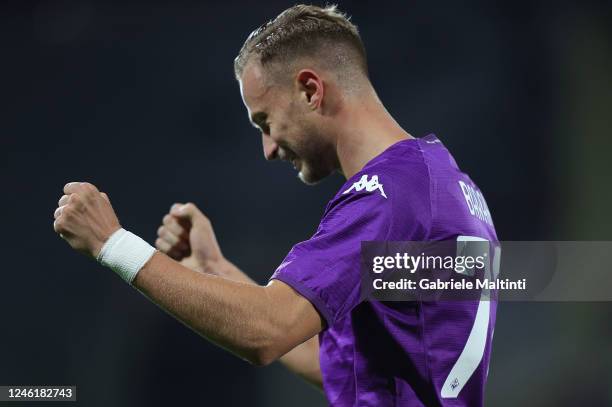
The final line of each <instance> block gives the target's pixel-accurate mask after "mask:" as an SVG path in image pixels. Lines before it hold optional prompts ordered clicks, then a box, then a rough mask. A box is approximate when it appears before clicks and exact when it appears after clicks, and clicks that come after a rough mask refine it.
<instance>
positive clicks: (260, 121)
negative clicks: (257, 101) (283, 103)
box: [251, 112, 268, 128]
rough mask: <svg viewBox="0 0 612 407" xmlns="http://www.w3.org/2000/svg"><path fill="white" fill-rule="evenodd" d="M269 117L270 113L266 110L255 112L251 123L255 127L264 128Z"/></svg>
mask: <svg viewBox="0 0 612 407" xmlns="http://www.w3.org/2000/svg"><path fill="white" fill-rule="evenodd" d="M267 118H268V115H267V114H266V113H264V112H257V113H253V114H252V115H251V124H252V125H253V126H254V127H259V128H263V127H264V124H265V123H266V119H267Z"/></svg>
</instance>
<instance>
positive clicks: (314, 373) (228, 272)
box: [204, 259, 323, 389]
mask: <svg viewBox="0 0 612 407" xmlns="http://www.w3.org/2000/svg"><path fill="white" fill-rule="evenodd" d="M215 267H216V268H217V269H218V270H221V275H222V276H223V277H225V278H228V279H230V280H234V281H239V282H243V283H247V284H257V283H256V282H255V281H254V280H253V279H251V278H250V277H249V276H248V275H247V274H246V273H244V272H243V271H242V270H240V269H239V268H238V267H237V266H236V265H234V264H233V263H231V262H230V261H228V260H226V259H224V260H223V261H222V264H214V263H211V264H208V265H206V266H205V267H204V271H208V272H212V271H214V270H213V269H214V268H215ZM207 268H208V269H209V270H206V269H207ZM280 362H281V363H282V364H283V365H285V367H286V368H287V369H289V370H290V371H291V372H292V373H295V374H296V375H298V376H300V377H301V378H303V379H304V380H306V381H307V382H309V383H311V384H312V385H314V386H315V387H317V388H319V389H321V388H322V386H323V379H322V377H321V369H320V367H319V336H318V335H315V336H313V337H312V338H310V339H309V340H307V341H306V342H304V343H302V344H300V345H298V346H296V347H295V348H293V349H292V350H290V351H289V352H287V353H286V354H285V355H283V356H282V357H281V358H280Z"/></svg>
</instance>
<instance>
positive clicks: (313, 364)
mask: <svg viewBox="0 0 612 407" xmlns="http://www.w3.org/2000/svg"><path fill="white" fill-rule="evenodd" d="M280 361H281V362H282V363H283V365H285V367H287V369H289V370H290V371H292V372H293V373H295V374H297V375H298V376H300V377H301V378H303V379H304V380H306V381H307V382H309V383H310V384H312V385H313V386H315V387H317V388H319V389H322V388H323V377H322V376H321V368H320V365H319V335H315V336H313V337H312V338H310V339H309V340H307V341H306V342H304V343H302V344H300V345H298V346H296V347H295V348H293V349H292V350H291V351H290V352H288V353H286V354H285V355H283V357H281V358H280Z"/></svg>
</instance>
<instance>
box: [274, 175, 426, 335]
mask: <svg viewBox="0 0 612 407" xmlns="http://www.w3.org/2000/svg"><path fill="white" fill-rule="evenodd" d="M380 182H381V183H382V184H383V185H384V190H383V189H382V187H381V189H375V190H372V191H367V190H361V191H359V190H351V189H350V188H348V189H347V190H346V191H344V192H345V193H343V194H340V195H338V196H337V197H336V198H335V199H334V200H333V201H332V202H331V203H330V206H329V207H328V209H327V211H326V212H325V214H324V216H323V219H322V220H321V223H320V224H319V227H318V229H317V231H316V233H315V234H314V235H313V236H312V238H310V239H309V240H307V241H304V242H301V243H298V244H297V245H295V246H294V247H293V248H292V249H291V251H290V252H289V253H288V254H287V256H286V257H285V259H284V260H283V262H282V263H281V265H280V266H279V267H278V268H277V269H276V271H275V272H274V274H273V275H272V277H270V279H276V280H280V281H283V282H284V283H286V284H288V285H290V286H291V287H292V288H293V289H294V290H296V291H297V292H298V293H299V294H301V295H302V296H303V297H305V298H307V299H308V300H309V301H310V302H311V303H312V304H313V306H314V307H315V308H316V309H317V311H318V312H319V313H320V314H321V316H322V317H323V318H324V319H325V320H326V322H327V326H332V325H333V324H334V323H335V322H336V321H338V320H339V319H341V318H342V317H344V316H345V315H346V314H347V313H349V312H350V311H351V310H352V309H353V308H354V307H356V306H357V305H358V304H359V303H360V301H361V269H360V266H361V242H362V241H385V240H410V239H411V238H412V237H414V236H416V235H415V234H414V233H413V231H416V230H422V229H423V228H422V225H421V224H420V221H419V219H420V218H419V216H418V215H417V214H416V213H414V211H416V210H418V208H416V207H415V206H411V205H408V206H406V205H402V206H399V204H400V203H401V201H404V202H406V201H408V202H410V201H412V200H405V199H401V200H400V197H399V196H398V195H397V191H398V189H399V188H398V186H395V185H393V184H392V182H391V179H390V178H389V177H385V176H384V175H381V176H380ZM404 192H407V193H408V196H410V195H411V194H410V191H404V188H402V197H405V194H404ZM420 195H421V196H422V194H420ZM417 196H418V195H417ZM413 202H414V201H413ZM407 222H408V224H407ZM397 230H403V231H404V232H406V233H405V234H401V235H399V234H398V233H397Z"/></svg>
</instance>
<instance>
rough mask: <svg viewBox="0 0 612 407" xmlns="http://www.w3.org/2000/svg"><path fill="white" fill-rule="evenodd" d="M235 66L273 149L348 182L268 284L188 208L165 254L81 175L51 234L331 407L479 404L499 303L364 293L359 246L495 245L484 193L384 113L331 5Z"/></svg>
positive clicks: (352, 30) (294, 12)
mask: <svg viewBox="0 0 612 407" xmlns="http://www.w3.org/2000/svg"><path fill="white" fill-rule="evenodd" d="M235 73H236V77H237V79H238V82H239V84H240V90H241V93H242V98H243V101H244V104H245V106H246V108H247V110H248V113H249V117H250V119H251V121H252V123H253V124H254V125H255V126H256V127H257V128H259V129H260V131H261V135H262V143H263V150H264V154H265V157H266V159H268V160H272V159H277V158H278V159H281V160H286V161H290V162H291V163H293V165H294V167H295V168H296V169H297V170H298V171H299V177H300V179H301V180H302V181H304V182H305V183H308V184H314V183H316V182H317V181H320V180H321V179H323V178H325V177H326V176H328V175H329V174H331V173H333V172H335V171H339V172H340V173H342V174H343V175H344V176H345V177H346V179H347V181H346V183H345V184H344V186H343V187H342V188H341V189H340V191H338V193H337V194H336V196H335V197H334V198H333V199H332V200H331V201H330V202H329V204H328V205H327V207H326V209H325V212H324V214H323V218H322V220H321V223H320V225H319V227H318V230H317V232H316V233H315V234H314V236H312V238H311V239H309V240H307V241H305V242H302V243H299V244H297V245H295V246H294V247H293V249H292V250H291V251H290V253H289V254H288V255H287V257H286V258H285V260H284V261H283V262H282V264H281V265H280V266H279V267H278V268H277V269H276V271H275V272H274V274H273V275H272V277H271V278H270V282H269V284H267V285H266V286H259V285H257V284H255V283H253V282H252V281H251V280H250V279H249V278H248V277H247V276H246V274H244V273H242V272H241V271H240V270H238V268H237V267H236V266H234V265H233V264H232V263H231V262H230V261H228V260H227V259H225V257H224V256H223V255H222V252H221V250H220V249H219V246H218V245H217V242H216V240H215V236H214V233H213V229H212V227H211V224H210V222H209V221H208V219H207V218H206V217H205V216H204V215H203V214H202V213H201V212H200V211H199V210H198V208H197V207H196V206H195V205H193V204H191V203H187V204H175V205H174V206H173V207H172V209H171V211H170V213H169V214H168V215H166V216H165V217H164V219H163V225H162V226H161V227H160V228H159V230H158V234H159V239H158V240H157V241H156V246H157V248H158V249H159V250H155V249H154V248H153V247H151V246H150V245H148V244H147V243H146V242H144V241H143V240H142V239H140V238H139V237H138V236H136V235H134V234H132V233H130V232H128V231H126V230H124V229H123V228H122V227H121V225H120V224H119V221H118V219H117V217H116V215H115V213H114V211H113V209H112V207H111V204H110V201H109V199H108V197H107V196H106V195H105V194H104V193H101V192H100V191H99V190H98V189H97V188H96V187H94V186H93V185H91V184H88V183H82V182H71V183H68V184H67V185H66V186H65V187H64V195H63V196H62V197H61V198H60V200H59V205H58V208H57V210H56V211H55V214H54V217H55V222H54V229H55V230H56V231H57V232H58V233H60V235H61V236H62V237H63V238H64V239H65V240H67V241H68V243H69V244H70V245H71V246H72V247H73V248H75V249H77V250H79V251H82V252H84V253H86V254H89V255H91V256H93V257H95V258H97V259H98V260H99V261H100V262H101V263H102V264H104V265H107V266H109V267H110V268H112V269H113V270H114V271H115V272H117V273H118V274H119V275H120V276H121V277H122V278H123V279H125V280H126V281H127V282H129V283H131V284H133V285H134V286H135V287H136V288H138V289H139V290H140V291H142V292H143V293H144V294H146V295H147V296H148V297H149V298H150V299H151V300H152V301H154V302H156V303H157V304H159V305H160V306H161V307H163V308H165V309H166V310H167V311H169V312H170V313H172V314H173V315H174V316H175V317H176V318H178V319H180V320H181V321H183V322H184V323H185V324H187V325H189V326H190V327H191V328H193V329H194V330H195V331H196V332H198V333H199V334H201V335H202V336H204V337H205V338H207V339H208V340H210V341H212V342H214V343H216V344H218V345H220V346H223V347H224V348H226V349H228V350H229V351H231V352H233V353H235V354H236V355H238V356H240V357H242V358H244V359H246V360H248V361H250V362H252V363H254V364H257V365H267V364H269V363H271V362H272V361H275V360H277V359H279V358H282V360H283V362H285V363H286V364H287V365H288V366H289V367H290V368H291V369H292V370H294V371H295V372H297V373H299V374H301V375H302V376H304V377H305V378H306V379H308V380H310V381H311V382H313V383H318V384H319V385H322V387H323V389H324V391H325V394H326V396H327V399H328V401H329V403H330V404H331V405H333V406H471V407H473V406H480V405H482V404H483V397H484V396H483V394H484V385H485V381H486V376H487V370H488V364H489V355H490V351H491V338H492V332H493V327H494V323H495V303H494V302H493V301H491V302H485V301H463V302H459V301H458V302H434V301H429V302H425V301H423V302H419V301H413V302H383V301H373V300H372V301H364V300H363V298H362V296H361V295H360V287H361V281H360V278H361V277H360V271H359V264H360V242H362V241H367V240H378V241H402V240H412V241H437V240H454V239H458V238H459V237H460V236H474V237H477V238H480V239H485V240H490V241H495V240H497V237H496V235H495V230H494V228H493V224H492V221H491V217H490V214H489V211H488V209H487V207H486V203H485V202H484V198H483V197H482V194H481V193H480V191H479V190H478V188H477V187H476V186H475V185H474V183H473V182H472V181H471V180H470V178H469V177H468V176H467V175H466V174H464V173H462V172H461V171H460V170H459V168H458V167H457V164H456V163H455V160H454V159H453V157H452V156H451V154H450V153H449V152H448V151H447V149H446V148H445V147H444V145H443V144H442V142H441V141H440V140H439V139H438V138H437V137H436V136H434V135H431V134H430V135H428V136H426V137H423V138H420V139H417V138H414V137H412V136H411V135H409V134H408V133H407V132H406V131H404V130H403V129H402V128H401V127H400V125H399V124H398V123H397V122H396V121H395V120H394V119H393V118H392V117H391V115H390V114H389V113H388V112H387V111H386V110H385V108H384V106H383V104H382V103H381V101H380V100H379V98H378V97H377V95H376V92H375V91H374V89H373V87H372V84H371V83H370V81H369V79H368V73H367V65H366V57H365V51H364V47H363V44H362V42H361V40H360V37H359V35H358V33H357V28H356V27H355V26H354V25H353V24H352V23H351V22H349V20H348V19H347V18H346V17H345V16H344V15H343V14H342V13H340V12H338V11H337V10H336V9H335V7H326V8H319V7H315V6H304V5H298V6H294V7H291V8H290V9H288V10H286V11H284V12H283V13H282V14H280V15H279V16H278V17H277V18H275V19H274V20H272V21H270V22H269V23H267V24H265V25H264V26H262V27H260V28H259V29H257V30H256V31H254V32H253V33H252V34H251V35H250V36H249V37H248V39H247V40H246V42H245V44H244V46H243V47H242V49H241V51H240V53H239V55H238V57H237V58H236V60H235ZM319 362H320V364H319Z"/></svg>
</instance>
